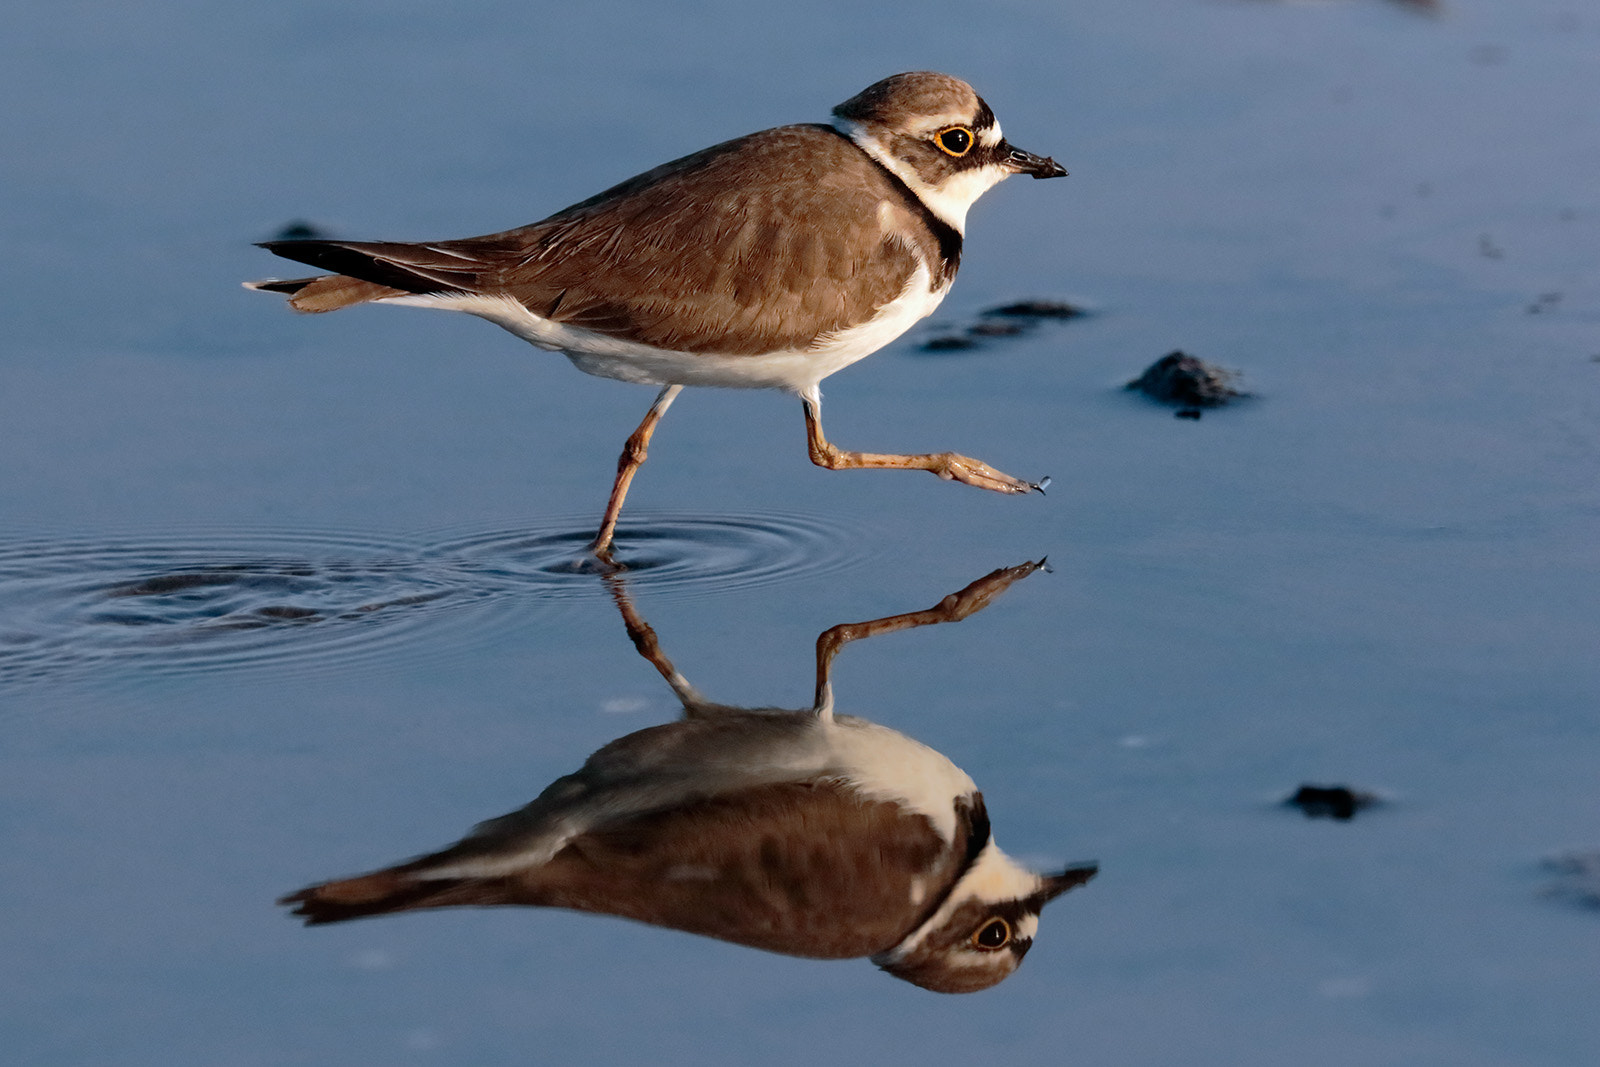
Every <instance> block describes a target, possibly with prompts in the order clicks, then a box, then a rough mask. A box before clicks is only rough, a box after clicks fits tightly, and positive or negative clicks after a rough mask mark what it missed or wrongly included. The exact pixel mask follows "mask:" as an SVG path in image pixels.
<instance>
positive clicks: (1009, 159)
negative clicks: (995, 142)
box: [1000, 141, 1067, 178]
mask: <svg viewBox="0 0 1600 1067" xmlns="http://www.w3.org/2000/svg"><path fill="white" fill-rule="evenodd" d="M1000 162H1001V163H1002V164H1003V165H1004V166H1006V167H1008V168H1010V170H1011V172H1012V173H1013V174H1031V175H1033V176H1034V177H1035V178H1065V177H1066V176H1067V168H1065V167H1063V166H1062V165H1061V164H1059V163H1057V162H1056V161H1055V160H1053V159H1051V158H1050V157H1049V156H1036V155H1034V154H1033V153H1032V152H1024V151H1023V150H1022V149H1020V148H1015V147H1013V146H1012V145H1010V144H1009V143H1007V142H1005V141H1002V142H1000Z"/></svg>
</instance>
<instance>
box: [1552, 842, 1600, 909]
mask: <svg viewBox="0 0 1600 1067" xmlns="http://www.w3.org/2000/svg"><path fill="white" fill-rule="evenodd" d="M1541 866H1542V867H1543V868H1544V869H1545V870H1546V871H1549V872H1550V873H1551V874H1552V875H1554V876H1555V877H1554V879H1553V880H1552V882H1551V883H1550V885H1549V886H1548V887H1547V888H1546V889H1545V894H1546V895H1547V896H1552V897H1556V898H1558V899H1561V900H1565V901H1567V902H1568V903H1571V904H1577V905H1579V906H1581V907H1585V908H1592V909H1594V910H1597V911H1600V850H1597V851H1590V852H1568V853H1566V854H1564V855H1560V856H1551V857H1550V858H1549V859H1547V860H1545V861H1544V862H1543V863H1542V864H1541Z"/></svg>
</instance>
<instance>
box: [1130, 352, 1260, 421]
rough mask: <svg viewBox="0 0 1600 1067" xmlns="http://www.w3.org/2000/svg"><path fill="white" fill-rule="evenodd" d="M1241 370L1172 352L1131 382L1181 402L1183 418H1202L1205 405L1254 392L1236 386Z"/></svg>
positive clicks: (1138, 389) (1133, 386) (1164, 399)
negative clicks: (1247, 391)
mask: <svg viewBox="0 0 1600 1067" xmlns="http://www.w3.org/2000/svg"><path fill="white" fill-rule="evenodd" d="M1238 380H1239V372H1238V371H1232V370H1228V369H1227V368H1226V367H1219V366H1217V365H1216V364H1214V363H1207V362H1206V361H1205V360H1203V359H1196V358H1195V357H1193V356H1191V355H1189V354H1188V353H1186V352H1182V351H1175V352H1169V353H1167V354H1166V355H1164V356H1162V357H1161V358H1160V359H1158V360H1156V361H1155V362H1154V363H1152V364H1150V366H1149V367H1147V368H1145V372H1144V373H1143V374H1141V375H1139V377H1137V378H1135V379H1134V380H1133V381H1131V382H1129V383H1128V384H1127V388H1128V389H1131V390H1134V391H1135V392H1140V393H1143V394H1144V395H1145V396H1148V397H1149V398H1150V399H1152V400H1154V401H1157V402H1158V403H1162V404H1174V405H1177V407H1178V411H1177V413H1176V414H1177V417H1178V418H1180V419H1198V418H1199V417H1200V409H1201V408H1216V407H1221V406H1222V405H1224V404H1228V403H1232V402H1233V401H1235V400H1239V399H1241V398H1243V397H1247V396H1249V395H1250V394H1249V393H1246V392H1244V391H1242V390H1240V389H1236V388H1234V383H1235V382H1236V381H1238Z"/></svg>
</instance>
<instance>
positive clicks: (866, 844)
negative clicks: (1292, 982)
mask: <svg viewBox="0 0 1600 1067" xmlns="http://www.w3.org/2000/svg"><path fill="white" fill-rule="evenodd" d="M1042 566H1043V562H1042V561H1041V562H1039V563H1025V564H1021V565H1018V566H1015V567H1009V568H1003V569H1001V570H997V571H994V572H992V573H990V574H988V575H985V576H984V577H983V578H980V579H978V580H977V581H976V582H973V583H971V584H970V585H969V586H967V587H966V588H964V589H962V590H961V591H959V592H957V593H953V594H951V595H950V596H948V597H946V598H945V599H944V600H942V601H940V603H939V604H937V605H935V606H934V607H933V608H930V609H927V610H926V611H921V612H910V613H906V614H903V615H896V616H889V617H887V618H883V619H874V620H871V621H869V622H864V623H850V624H841V625H839V626H835V627H832V628H831V629H829V630H827V631H824V633H823V634H822V635H821V636H820V637H819V638H818V640H817V688H816V693H815V699H814V702H813V706H812V707H810V708H806V709H799V710H784V709H778V708H745V707H734V706H729V705H722V704H717V703H713V702H711V701H709V700H707V699H705V697H703V696H702V695H701V694H700V693H699V692H698V691H697V690H696V689H695V688H694V687H693V686H692V685H690V684H689V682H688V681H687V680H686V679H685V678H684V677H683V675H681V674H680V673H679V672H678V670H677V669H676V668H675V667H674V666H673V664H672V662H671V661H670V660H669V659H668V658H667V657H666V656H665V655H664V654H663V653H662V652H661V648H660V642H659V640H658V639H657V637H656V635H655V631H654V630H652V629H651V628H650V626H649V624H648V623H646V622H645V621H644V620H643V618H642V617H640V616H639V614H638V612H637V609H635V608H634V607H633V605H632V602H631V601H630V600H629V599H628V597H627V594H626V590H625V587H623V586H621V585H613V586H612V590H613V595H614V597H615V598H616V600H617V603H618V606H619V608H620V609H621V610H622V613H623V618H624V621H625V623H626V625H627V628H628V633H629V636H630V637H631V638H632V640H633V643H634V647H635V648H636V649H637V650H638V651H639V652H640V653H641V654H642V655H643V656H644V657H645V658H646V659H647V660H649V661H650V662H651V663H652V664H653V665H654V666H655V668H656V669H657V671H659V672H660V674H661V675H662V677H663V678H665V679H666V680H667V682H668V684H669V685H671V686H672V688H673V690H674V692H675V693H676V694H677V696H678V698H679V700H680V701H681V702H682V704H683V715H682V717H681V718H678V719H676V720H675V721H672V722H669V723H663V724H660V725H656V726H651V727H646V728H645V729H642V730H638V731H636V732H634V733H631V734H628V735H626V736H625V737H622V738H619V739H617V740H615V741H612V742H611V743H610V744H607V745H605V746H604V747H602V748H601V749H600V750H599V751H597V752H595V753H594V754H593V755H591V756H590V757H589V758H588V760H587V761H586V762H585V763H584V764H583V766H582V767H581V768H580V769H579V770H577V771H576V772H574V773H572V774H569V775H566V776H565V777H562V778H559V779H557V780H556V781H555V782H554V783H552V784H551V785H550V786H549V787H548V788H546V789H545V790H544V791H543V792H542V793H540V794H539V796H538V797H537V798H536V799H535V800H534V801H533V802H532V803H530V804H528V805H526V806H525V807H523V808H521V809H519V810H517V811H514V812H511V813H510V814H507V815H503V816H501V817H499V818H496V819H491V820H489V821H487V822H484V823H481V824H479V825H478V826H477V827H476V828H475V829H474V830H473V831H472V832H471V833H470V834H469V835H467V836H466V837H465V838H463V839H462V840H461V841H459V842H457V843H456V844H454V845H452V846H450V847H449V848H446V849H443V850H441V851H438V852H435V853H432V854H430V855H426V856H422V857H420V858H418V859H413V860H409V861H407V862H404V863H400V864H398V865H395V866H392V867H387V868H384V869H382V870H377V871H373V872H371V873H368V874H363V875H359V876H356V877H353V878H341V879H335V880H332V881H327V882H322V883H318V884H316V885H311V886H307V887H306V888H304V889H301V890H299V891H297V892H294V893H290V894H288V895H286V896H284V897H282V898H280V899H279V901H278V903H279V904H281V905H286V906H291V907H292V908H293V912H292V914H294V915H297V916H300V917H302V918H303V919H304V920H305V922H306V924H307V925H322V924H326V923H335V922H343V921H346V920H350V919H359V918H363V917H369V916H377V915H387V914H391V913H395V912H403V911H414V910H418V909H428V908H442V907H462V906H471V907H490V906H506V905H522V906H531V907H556V908H567V909H573V910H577V911H584V912H592V913H599V914H607V915H614V916H620V917H623V918H627V919H633V920H636V921H640V922H644V923H650V924H653V925H657V926H662V927H668V928H671V929H675V930H682V931H687V932H689V933H694V934H701V935H705V936H709V937H714V938H719V939H721V940H724V941H731V942H735V943H737V944H742V945H747V946H751V947H754V948H759V949H765V950H768V951H772V952H778V953H784V954H788V955H792V956H806V957H812V958H820V959H848V958H856V957H862V956H866V957H870V958H871V960H872V961H873V962H874V963H876V964H877V965H878V966H879V967H880V968H882V969H883V970H885V971H887V972H888V973H890V974H892V975H894V976H896V977H898V978H902V979H904V980H906V981H909V982H912V983H914V984H915V985H918V986H921V987H923V988H925V989H930V990H934V991H936V992H942V993H966V992H974V991H976V990H980V989H986V988H988V987H990V986H993V985H995V984H997V983H999V982H1001V981H1003V980H1004V979H1005V978H1007V977H1008V976H1010V975H1011V974H1012V973H1013V972H1014V971H1015V970H1016V969H1017V967H1018V965H1019V964H1020V963H1021V962H1022V958H1023V956H1024V955H1026V953H1027V952H1028V949H1029V948H1030V946H1031V945H1032V944H1033V938H1034V935H1035V934H1036V932H1037V930H1038V922H1039V913H1040V911H1041V910H1042V909H1043V908H1044V906H1045V905H1046V904H1047V903H1049V902H1050V901H1051V900H1053V899H1055V898H1056V897H1058V896H1060V895H1061V894H1062V893H1065V892H1067V891H1068V890H1070V889H1073V888H1075V887H1077V886H1081V885H1083V884H1085V883H1086V882H1088V881H1089V880H1090V879H1091V878H1093V877H1094V875H1095V873H1096V871H1097V870H1098V868H1097V866H1096V865H1094V864H1092V863H1089V864H1074V865H1072V866H1069V867H1067V868H1066V869H1064V870H1062V871H1059V872H1057V873H1053V874H1038V873H1035V872H1034V871H1031V870H1029V869H1027V868H1025V867H1023V866H1022V865H1021V864H1018V863H1017V862H1016V861H1015V860H1013V859H1011V858H1010V857H1009V856H1007V855H1006V854H1005V853H1004V852H1002V851H1001V850H1000V848H999V847H998V846H997V845H996V844H995V842H994V837H993V834H992V832H991V827H990V822H989V816H988V812H987V809H986V808H985V805H984V800H983V794H982V793H980V792H979V791H978V789H977V786H976V785H975V784H974V783H973V781H972V779H971V778H970V777H969V776H968V775H967V774H966V773H965V772H964V771H962V770H961V769H960V768H958V767H957V766H956V765H955V764H954V763H952V762H951V761H950V760H949V759H948V758H947V757H946V756H944V755H943V754H941V753H939V752H936V751H935V750H933V749H932V748H929V747H928V746H926V745H923V744H921V743H920V742H918V741H915V740H913V739H912V738H910V737H908V736H906V735H905V734H903V733H900V732H899V731H896V730H892V729H889V728H888V727H885V726H882V725H879V724H877V723H874V722H871V721H869V720H866V719H863V718H858V717H854V716H846V715H838V714H835V713H834V708H833V703H834V702H833V689H832V684H831V681H830V678H831V673H830V672H831V665H832V662H833V658H834V656H835V655H836V654H837V653H838V652H839V650H840V649H842V648H843V647H844V646H845V645H846V644H848V643H849V642H851V641H854V640H858V639H860V638H863V637H870V636H875V635H877V634H881V633H887V632H892V631H894V630H899V629H906V628H909V627H913V626H922V625H929V624H934V623H941V622H954V621H958V620H960V619H962V618H965V617H966V616H968V615H970V614H972V613H973V612H975V611H978V610H981V609H982V608H983V607H984V606H986V605H987V604H988V603H989V602H990V601H992V600H993V599H994V597H996V596H998V595H999V594H1000V593H1001V592H1003V591H1004V590H1005V589H1006V588H1008V587H1009V586H1010V585H1011V584H1013V583H1014V582H1016V581H1018V580H1020V579H1021V578H1023V577H1026V576H1027V575H1028V574H1031V573H1033V571H1035V570H1037V569H1040V568H1041V567H1042Z"/></svg>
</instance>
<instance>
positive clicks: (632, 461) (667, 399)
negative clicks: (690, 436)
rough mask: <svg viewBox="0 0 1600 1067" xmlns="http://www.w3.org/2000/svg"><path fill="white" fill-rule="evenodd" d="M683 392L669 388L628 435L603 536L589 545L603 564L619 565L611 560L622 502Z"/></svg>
mask: <svg viewBox="0 0 1600 1067" xmlns="http://www.w3.org/2000/svg"><path fill="white" fill-rule="evenodd" d="M681 392H683V386H681V385H669V386H667V387H666V388H665V389H663V390H661V392H660V394H658V395H657V396H656V402H655V403H654V404H651V405H650V410H649V411H647V412H646V413H645V416H644V421H643V422H641V423H639V428H638V429H637V430H635V431H633V433H631V434H629V435H628V443H627V444H625V445H623V446H622V455H621V456H620V457H618V459H617V480H616V481H615V482H613V483H612V484H611V499H610V500H608V501H607V502H606V513H605V517H604V518H603V519H601V520H600V532H599V533H597V534H595V537H594V542H593V543H592V544H590V545H589V551H590V552H591V553H592V554H593V555H594V556H596V557H597V558H598V559H599V560H600V562H602V563H615V562H616V561H615V560H614V559H612V558H611V538H612V536H613V535H615V534H616V532H617V516H618V515H620V514H622V502H623V500H625V499H627V496H628V486H629V485H631V484H632V483H633V476H634V473H635V472H636V471H638V469H639V467H640V465H641V464H642V463H644V461H645V457H646V456H648V455H649V454H650V435H651V434H653V433H655V432H656V423H658V422H660V421H661V416H663V415H665V414H666V413H667V409H668V408H669V407H671V406H672V402H673V401H674V400H676V399H677V398H678V394H679V393H681Z"/></svg>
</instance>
